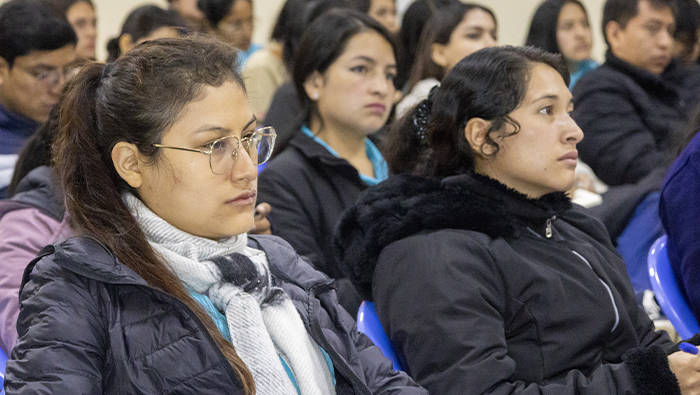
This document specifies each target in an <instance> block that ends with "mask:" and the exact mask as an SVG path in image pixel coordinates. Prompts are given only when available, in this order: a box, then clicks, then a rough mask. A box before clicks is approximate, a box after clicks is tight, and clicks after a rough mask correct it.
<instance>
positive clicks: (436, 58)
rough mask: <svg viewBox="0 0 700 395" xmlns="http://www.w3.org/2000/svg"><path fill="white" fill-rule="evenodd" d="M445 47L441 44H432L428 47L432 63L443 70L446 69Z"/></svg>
mask: <svg viewBox="0 0 700 395" xmlns="http://www.w3.org/2000/svg"><path fill="white" fill-rule="evenodd" d="M446 49H447V47H446V46H445V45H443V44H438V43H434V44H433V45H431V46H430V50H431V53H430V57H431V58H432V59H433V62H435V64H437V65H438V66H441V67H442V68H443V69H445V68H447V63H448V62H447V54H446V53H445V52H446Z"/></svg>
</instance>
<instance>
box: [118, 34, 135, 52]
mask: <svg viewBox="0 0 700 395" xmlns="http://www.w3.org/2000/svg"><path fill="white" fill-rule="evenodd" d="M131 48H134V39H133V37H131V34H129V33H124V34H122V35H121V36H120V37H119V52H120V53H121V54H122V55H124V54H125V53H127V52H129V51H131Z"/></svg>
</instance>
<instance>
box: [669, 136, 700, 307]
mask: <svg viewBox="0 0 700 395" xmlns="http://www.w3.org/2000/svg"><path fill="white" fill-rule="evenodd" d="M659 215H660V216H661V223H662V224H663V225H664V228H665V229H666V232H667V233H668V244H667V248H668V258H669V260H670V261H671V266H672V267H673V271H674V273H675V274H676V278H677V279H678V284H679V285H680V286H681V288H682V289H683V290H684V292H685V295H686V296H687V297H688V302H689V303H690V307H691V309H692V310H693V314H695V317H696V318H698V319H700V287H699V286H698V284H700V133H699V134H697V135H695V137H694V138H693V139H692V140H691V141H690V143H689V144H688V146H687V147H686V148H685V149H684V150H683V152H682V153H681V155H680V156H679V157H678V158H677V159H676V161H675V162H673V165H671V168H670V169H669V170H668V173H666V180H665V181H664V185H663V188H662V189H661V202H660V203H659Z"/></svg>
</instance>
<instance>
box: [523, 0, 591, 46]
mask: <svg viewBox="0 0 700 395" xmlns="http://www.w3.org/2000/svg"><path fill="white" fill-rule="evenodd" d="M569 3H570V4H576V5H577V6H579V7H581V10H583V13H584V14H586V19H588V12H586V7H584V6H583V3H581V2H580V1H579V0H546V1H543V2H542V4H540V6H539V7H537V11H535V15H533V16H532V21H531V22H530V30H529V31H528V33H527V39H525V45H527V46H532V47H537V48H540V49H543V50H545V51H547V52H550V53H557V54H560V53H561V50H560V49H559V44H558V43H557V22H558V21H559V14H560V13H561V9H562V8H563V7H564V5H566V4H569Z"/></svg>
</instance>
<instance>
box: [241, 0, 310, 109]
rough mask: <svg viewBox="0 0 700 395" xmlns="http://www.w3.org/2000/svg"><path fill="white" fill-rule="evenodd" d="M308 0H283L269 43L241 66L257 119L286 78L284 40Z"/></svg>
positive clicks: (287, 77)
mask: <svg viewBox="0 0 700 395" xmlns="http://www.w3.org/2000/svg"><path fill="white" fill-rule="evenodd" d="M308 2H309V0H287V1H285V2H284V5H283V6H282V9H281V10H280V13H279V15H278V16H277V21H276V22H275V26H274V27H273V29H272V34H271V36H270V42H269V43H268V44H267V45H266V46H265V47H264V48H262V49H261V50H259V51H257V52H255V53H253V54H252V55H250V57H249V58H248V61H247V62H246V64H245V66H244V67H243V71H242V74H243V81H244V82H245V84H246V91H247V92H248V102H249V103H250V107H251V108H252V109H253V114H255V117H256V118H258V119H265V115H266V114H267V110H268V108H270V103H271V102H272V97H273V96H274V95H275V92H276V91H277V89H279V87H280V86H282V85H283V84H284V83H285V82H288V81H289V79H290V74H289V70H288V69H287V66H286V65H285V62H284V57H283V51H284V42H285V40H286V38H287V37H288V36H290V35H291V34H293V33H292V29H293V25H292V24H293V22H294V20H295V18H297V19H299V18H301V15H303V12H304V5H305V4H306V3H308Z"/></svg>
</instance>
